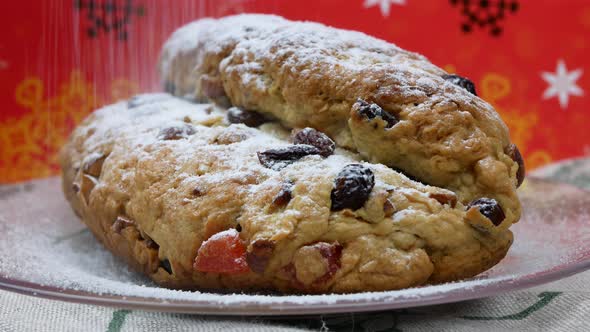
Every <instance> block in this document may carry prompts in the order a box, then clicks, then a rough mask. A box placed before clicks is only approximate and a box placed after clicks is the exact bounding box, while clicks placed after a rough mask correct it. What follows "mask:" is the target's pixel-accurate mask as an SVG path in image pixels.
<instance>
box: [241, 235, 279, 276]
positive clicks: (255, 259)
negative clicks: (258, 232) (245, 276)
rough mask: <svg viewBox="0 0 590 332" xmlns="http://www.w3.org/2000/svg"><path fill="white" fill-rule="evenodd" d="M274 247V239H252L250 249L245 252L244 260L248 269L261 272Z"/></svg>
mask: <svg viewBox="0 0 590 332" xmlns="http://www.w3.org/2000/svg"><path fill="white" fill-rule="evenodd" d="M274 248H275V243H274V241H271V240H264V239H260V240H256V241H254V242H253V243H252V250H251V251H250V252H248V253H246V262H247V263H248V266H249V267H250V270H252V271H254V272H256V273H263V272H264V270H265V269H266V266H267V265H268V261H269V260H270V257H271V256H272V252H273V250H274Z"/></svg>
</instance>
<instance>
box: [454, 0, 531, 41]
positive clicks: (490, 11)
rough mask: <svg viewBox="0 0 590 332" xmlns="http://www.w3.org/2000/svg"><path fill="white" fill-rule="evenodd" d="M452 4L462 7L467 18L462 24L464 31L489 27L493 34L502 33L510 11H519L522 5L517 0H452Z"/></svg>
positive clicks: (498, 34) (462, 13) (468, 31)
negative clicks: (504, 21) (503, 23)
mask: <svg viewBox="0 0 590 332" xmlns="http://www.w3.org/2000/svg"><path fill="white" fill-rule="evenodd" d="M450 2H451V5H453V6H458V7H459V8H460V9H461V15H463V17H464V18H465V19H466V21H465V22H463V24H461V30H463V32H464V33H470V32H471V31H473V28H474V27H480V28H488V29H489V32H490V34H491V35H492V36H500V35H501V34H502V26H501V25H500V24H501V22H502V20H503V19H504V18H505V17H506V14H508V13H515V12H516V11H518V9H519V7H520V5H519V3H518V1H516V0H450Z"/></svg>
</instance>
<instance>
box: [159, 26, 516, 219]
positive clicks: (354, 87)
mask: <svg viewBox="0 0 590 332" xmlns="http://www.w3.org/2000/svg"><path fill="white" fill-rule="evenodd" d="M187 68H191V69H190V70H186V69H187ZM160 71H161V73H162V76H163V77H165V79H166V80H168V81H174V82H176V88H177V90H178V91H180V92H177V93H176V94H177V95H186V94H188V95H191V96H194V97H196V98H197V99H200V100H204V99H209V100H212V101H219V100H220V96H221V95H223V94H225V96H223V98H222V99H223V100H224V102H226V101H227V100H229V102H231V104H233V105H235V106H239V107H242V108H244V109H249V110H255V111H258V112H262V113H265V114H268V115H270V116H272V117H275V118H276V119H278V120H279V121H280V122H281V123H282V124H283V125H284V126H286V127H289V128H303V127H313V128H316V129H318V130H321V131H322V132H325V133H326V134H328V135H329V136H331V137H332V138H333V139H334V140H335V141H336V143H337V144H338V145H339V146H340V147H344V148H348V149H351V150H353V151H356V152H359V153H360V154H361V155H363V156H364V157H365V158H367V159H368V160H369V161H371V162H375V163H383V164H386V165H388V166H390V167H394V168H396V169H399V170H402V171H403V172H405V173H406V174H409V175H411V176H414V177H416V178H418V179H420V180H421V181H424V182H425V183H428V184H431V185H435V186H440V187H445V188H447V189H450V190H452V191H454V192H455V193H457V194H458V196H459V199H460V200H461V201H462V202H463V203H464V204H467V203H469V202H470V201H472V200H474V199H477V198H480V197H490V198H494V199H496V200H498V201H499V202H500V205H501V206H502V208H503V209H504V211H505V213H506V220H505V221H504V224H505V225H504V226H503V227H506V228H508V227H510V225H511V224H512V223H514V222H517V221H518V219H519V217H520V213H521V210H520V209H521V208H520V202H519V200H518V197H517V195H516V185H517V182H518V181H517V178H516V176H517V171H518V164H517V163H516V162H515V161H514V160H512V158H511V157H510V155H509V151H508V150H509V149H510V146H511V145H510V138H509V134H508V129H507V127H506V125H505V124H504V123H503V122H502V120H501V119H500V118H499V116H498V114H497V113H496V112H495V111H494V109H493V108H492V107H491V106H490V105H489V104H487V103H486V102H484V101H483V100H481V99H480V98H478V97H476V96H474V95H473V94H471V93H470V92H469V91H467V90H465V89H463V88H461V87H459V86H456V85H454V84H452V83H450V82H448V81H446V80H445V78H444V76H445V75H446V74H447V73H446V72H444V71H443V70H442V69H440V68H438V67H436V66H434V65H432V64H431V63H430V62H429V61H428V60H427V59H425V58H424V57H422V56H420V55H417V54H415V53H411V52H408V51H405V50H402V49H400V48H398V47H396V46H395V45H392V44H389V43H386V42H384V41H381V40H377V39H374V38H371V37H369V36H367V35H364V34H361V33H356V32H351V31H344V30H338V29H333V28H329V27H326V26H323V25H320V24H315V23H301V22H291V21H288V20H284V19H282V18H279V17H275V16H267V15H238V16H231V17H226V18H222V19H218V20H212V19H206V20H200V21H197V22H194V23H191V24H189V25H187V26H185V27H182V28H180V29H179V30H178V31H176V32H175V33H174V34H173V35H172V37H171V38H170V39H169V40H168V42H167V43H166V44H165V45H164V48H163V51H162V57H161V66H160ZM211 82H215V83H214V84H212V83H211ZM212 85H214V86H215V88H214V89H212V88H211V86H212ZM221 91H223V92H224V93H221ZM212 92H214V93H212ZM357 98H362V99H364V100H366V101H368V102H371V103H376V104H377V105H379V106H380V107H382V108H383V110H384V111H385V112H388V113H390V114H392V115H394V116H395V117H396V118H397V120H398V122H397V123H396V124H395V125H393V126H392V127H390V128H388V127H386V123H385V122H384V121H383V120H382V119H380V118H374V119H369V118H367V117H366V116H363V115H361V114H359V113H358V112H355V110H354V108H353V104H354V103H355V101H356V100H357Z"/></svg>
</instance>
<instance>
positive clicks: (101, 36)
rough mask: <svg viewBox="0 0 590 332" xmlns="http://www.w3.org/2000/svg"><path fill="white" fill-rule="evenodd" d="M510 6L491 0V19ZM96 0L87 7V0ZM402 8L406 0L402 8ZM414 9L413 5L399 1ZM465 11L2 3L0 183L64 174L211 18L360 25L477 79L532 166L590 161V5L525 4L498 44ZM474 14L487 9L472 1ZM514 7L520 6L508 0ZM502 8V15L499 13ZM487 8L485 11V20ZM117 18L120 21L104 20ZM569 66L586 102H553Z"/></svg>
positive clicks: (311, 4)
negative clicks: (111, 110) (74, 143)
mask: <svg viewBox="0 0 590 332" xmlns="http://www.w3.org/2000/svg"><path fill="white" fill-rule="evenodd" d="M501 1H502V0H495V1H494V0H489V1H487V3H488V8H489V9H490V10H491V12H490V13H492V14H493V10H492V9H493V8H497V6H498V4H499V3H500V2H501ZM85 2H86V3H87V2H88V1H85ZM392 2H396V1H393V0H392ZM397 2H404V1H399V0H398V1H397ZM457 2H461V4H453V3H452V1H442V0H440V1H424V0H406V1H405V4H403V5H398V4H394V3H392V4H391V6H390V12H389V15H388V16H387V15H384V13H382V11H381V10H380V7H379V6H372V7H369V8H366V6H364V3H365V0H351V1H338V0H323V1H318V0H311V1H310V0H299V1H286V0H285V1H262V0H251V1H248V0H209V1H196V0H175V1H159V0H96V1H94V3H95V4H96V5H97V6H98V7H97V8H100V10H103V8H104V7H102V6H104V5H105V4H107V5H108V4H110V3H114V4H115V5H116V6H118V8H119V10H116V11H113V12H111V13H114V14H112V15H115V17H117V16H116V15H121V13H122V10H121V9H120V8H124V6H126V5H127V4H128V3H130V4H131V7H132V8H133V14H132V15H131V16H130V20H129V22H128V23H127V24H124V26H123V30H124V31H126V33H127V38H126V39H125V40H121V39H119V38H118V36H119V35H118V31H117V30H114V29H110V30H109V31H105V30H104V29H99V30H97V31H98V32H97V33H96V36H95V37H91V36H89V34H88V29H89V28H91V27H92V26H93V23H92V22H93V21H92V20H91V19H90V18H89V13H88V12H89V10H88V9H87V8H82V9H78V8H77V7H76V5H75V3H76V1H70V0H53V1H20V2H15V1H2V2H0V13H1V14H0V15H1V16H2V17H1V19H2V27H3V28H2V29H0V77H1V79H0V89H1V91H2V94H1V95H0V106H1V108H0V182H14V181H21V180H25V179H28V178H34V177H42V176H49V175H53V174H56V173H57V172H58V166H57V158H56V155H57V152H58V151H59V147H60V146H61V145H62V144H63V142H64V140H65V138H66V137H67V134H68V133H69V131H70V130H71V128H72V127H73V126H74V125H75V124H76V123H77V122H79V121H80V120H81V119H82V118H83V117H84V116H85V115H86V114H88V113H89V112H91V111H92V110H93V109H94V108H95V107H97V106H99V105H102V104H105V103H110V102H113V101H115V100H118V99H121V98H126V97H128V96H129V95H132V94H134V93H137V92H139V91H155V90H159V89H160V86H159V77H158V75H157V72H156V69H155V68H156V63H157V59H158V54H159V50H160V47H161V45H162V43H163V42H164V41H165V39H166V38H167V37H168V36H169V35H170V33H171V32H172V31H174V30H175V29H176V28H177V27H179V26H180V25H182V24H185V23H187V22H190V21H192V20H194V19H197V18H199V17H203V16H216V17H217V16H223V15H229V14H235V13H240V12H261V13H275V14H279V15H282V16H285V17H287V18H289V19H297V20H313V21H320V22H323V23H326V24H328V25H332V26H335V27H339V28H348V29H355V30H360V31H363V32H366V33H368V34H371V35H374V36H377V37H380V38H383V39H386V40H388V41H391V42H394V43H396V44H397V45H399V46H400V47H403V48H406V49H409V50H412V51H416V52H419V53H422V54H424V55H426V56H427V57H428V58H429V59H430V60H431V61H432V62H433V63H435V64H437V65H438V66H441V67H443V68H445V69H447V70H448V71H452V72H456V73H458V74H460V75H463V76H468V77H469V78H471V79H472V80H473V81H474V82H475V84H476V86H477V89H478V93H479V95H480V96H481V97H482V98H484V99H486V100H487V101H488V102H490V103H492V104H493V105H494V106H495V107H496V109H497V110H498V112H499V113H500V114H501V116H502V117H503V118H504V120H505V121H506V122H507V123H508V125H509V127H510V129H511V135H512V137H513V140H514V141H515V142H516V143H517V144H518V145H519V147H520V150H521V151H522V152H523V154H524V155H525V161H526V162H527V164H528V165H527V166H528V168H529V169H531V168H535V167H538V166H540V165H543V164H546V163H549V162H551V161H554V160H558V159H562V158H567V157H574V156H580V155H584V154H590V126H589V125H588V119H589V118H590V113H589V111H588V107H587V105H589V103H590V99H589V97H588V94H589V93H590V73H588V72H587V70H589V69H590V68H588V67H589V66H588V64H589V60H588V59H589V58H590V52H589V46H590V45H589V43H590V40H588V36H590V2H588V1H585V0H576V1H574V0H572V1H548V0H521V1H517V2H518V8H517V10H516V11H515V12H510V11H506V12H505V14H504V18H503V19H502V20H500V21H499V26H500V27H501V28H502V33H501V34H500V35H498V36H495V35H493V34H492V33H491V28H490V27H489V26H487V25H484V26H479V25H475V26H473V27H472V31H471V32H469V33H465V32H464V31H463V29H462V24H464V23H466V22H468V19H467V18H466V16H465V13H464V10H463V6H462V3H463V0H460V1H457ZM471 2H472V3H473V5H472V6H471V7H469V8H470V9H469V10H470V11H471V12H473V11H474V10H475V9H476V8H477V6H479V5H481V1H471ZM506 2H507V3H508V2H511V1H509V0H506ZM494 6H495V7H494ZM484 12H485V11H481V12H479V13H478V14H477V15H479V16H481V17H484V16H485V15H487V14H485V15H484ZM99 13H102V14H101V15H103V14H104V15H105V17H107V18H112V16H111V14H108V13H107V14H105V13H104V12H99ZM559 60H563V62H564V63H565V64H566V66H567V70H568V71H570V72H571V71H573V70H577V69H581V70H583V72H582V75H581V76H580V78H579V79H577V81H576V84H577V86H578V87H580V88H581V89H582V90H583V91H584V95H583V96H571V95H570V96H569V103H568V105H567V108H562V107H560V104H559V102H558V100H557V98H555V97H554V98H549V99H543V98H542V96H543V93H544V91H545V90H546V89H547V88H548V83H547V82H546V81H545V80H543V78H542V77H541V73H542V72H549V73H555V71H556V66H557V62H558V61H559Z"/></svg>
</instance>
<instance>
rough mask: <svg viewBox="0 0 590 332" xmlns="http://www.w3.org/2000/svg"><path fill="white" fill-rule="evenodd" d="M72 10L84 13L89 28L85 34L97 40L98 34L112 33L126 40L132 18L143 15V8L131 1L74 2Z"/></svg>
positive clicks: (81, 0) (87, 0) (93, 0)
mask: <svg viewBox="0 0 590 332" xmlns="http://www.w3.org/2000/svg"><path fill="white" fill-rule="evenodd" d="M74 9H76V10H78V11H80V12H85V14H86V19H87V20H88V22H89V23H90V26H89V27H88V28H87V30H86V34H87V35H88V37H90V38H97V37H98V35H99V34H100V32H101V31H102V32H104V33H105V34H108V33H111V32H112V33H114V34H116V37H117V39H119V40H127V37H128V36H127V25H128V24H129V23H130V22H131V18H132V17H133V16H137V17H141V16H144V15H145V7H144V6H142V5H135V4H134V3H133V0H103V1H100V0H74Z"/></svg>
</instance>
